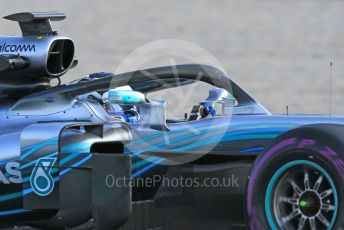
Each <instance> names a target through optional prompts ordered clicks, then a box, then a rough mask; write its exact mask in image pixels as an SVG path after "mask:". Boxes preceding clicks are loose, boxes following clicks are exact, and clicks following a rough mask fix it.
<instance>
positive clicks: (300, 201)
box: [246, 125, 344, 230]
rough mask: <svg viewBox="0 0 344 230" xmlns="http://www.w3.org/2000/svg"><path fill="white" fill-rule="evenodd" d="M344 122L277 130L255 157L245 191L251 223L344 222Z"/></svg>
mask: <svg viewBox="0 0 344 230" xmlns="http://www.w3.org/2000/svg"><path fill="white" fill-rule="evenodd" d="M343 182H344V126H341V125H313V126H305V127H302V128H298V129H295V130H292V131H290V132H288V133H286V134H284V135H282V136H280V137H279V138H278V139H277V140H276V141H274V143H273V144H272V145H271V147H270V148H269V149H268V150H267V151H266V152H265V153H264V154H262V155H261V156H259V158H258V159H257V160H256V162H255V164H254V166H253V169H252V172H251V176H250V180H249V183H248V188H247V193H246V211H247V217H248V221H249V226H250V228H251V229H257V230H258V229H259V230H261V229H311V230H315V229H317V230H318V229H340V228H341V227H343V226H344V210H343V205H344V201H343V198H344V186H343Z"/></svg>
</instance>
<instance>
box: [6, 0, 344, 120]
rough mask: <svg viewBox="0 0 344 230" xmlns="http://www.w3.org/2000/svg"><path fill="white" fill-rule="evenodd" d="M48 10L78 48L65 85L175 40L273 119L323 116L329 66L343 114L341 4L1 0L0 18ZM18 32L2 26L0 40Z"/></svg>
mask: <svg viewBox="0 0 344 230" xmlns="http://www.w3.org/2000/svg"><path fill="white" fill-rule="evenodd" d="M49 10H58V11H63V12H65V13H66V14H67V16H68V18H67V20H66V21H63V22H61V23H55V24H54V27H55V28H56V29H57V30H59V31H60V32H61V34H64V35H68V36H69V37H71V38H73V39H74V41H75V43H76V46H77V56H78V58H79V66H78V67H77V68H76V69H74V70H72V71H70V72H69V74H67V75H66V76H64V77H63V81H64V82H67V81H70V80H72V79H76V78H80V77H82V76H84V75H86V74H87V73H90V72H96V71H103V70H106V71H114V70H115V69H116V67H117V66H118V65H119V64H120V63H121V61H122V60H123V59H124V58H125V57H126V56H127V55H128V54H129V53H130V52H132V51H133V50H135V49H136V48H137V47H140V46H142V45H144V44H146V43H147V42H151V41H154V40H158V39H166V38H175V39H183V40H186V41H190V42H193V43H195V44H198V45H200V46H201V47H203V48H205V49H206V50H208V51H209V52H210V53H212V54H213V55H214V56H215V57H216V58H217V59H218V60H219V61H220V62H221V64H222V65H223V66H224V67H225V69H226V71H227V73H229V74H230V75H231V77H232V78H233V79H234V80H235V81H236V82H237V83H239V84H240V85H241V86H242V87H243V88H244V89H246V90H247V91H248V92H249V93H250V94H252V95H253V96H254V97H255V98H256V99H257V100H258V101H260V102H261V103H262V104H264V105H265V106H266V107H267V108H268V109H269V110H270V111H272V112H275V113H284V112H285V106H286V105H289V107H290V111H291V112H293V113H328V102H329V73H330V64H329V63H330V61H333V63H334V67H333V73H334V87H333V88H334V94H333V104H334V109H333V111H334V112H335V113H337V114H344V97H343V95H344V39H343V38H344V1H340V0H314V1H311V0H280V1H279V0H271V1H268V0H247V1H236V0H227V1H225V0H215V1H214V0H197V1H183V0H174V1H159V0H156V1H141V0H131V1H128V0H123V1H111V0H102V1H84V0H68V1H67V0H58V1H40V0H26V1H22V0H11V1H4V0H3V1H2V6H1V9H0V15H3V16H5V15H7V14H11V13H14V12H20V11H49ZM18 33H19V27H18V26H17V25H16V24H15V23H13V22H10V21H5V20H3V21H1V26H0V34H18Z"/></svg>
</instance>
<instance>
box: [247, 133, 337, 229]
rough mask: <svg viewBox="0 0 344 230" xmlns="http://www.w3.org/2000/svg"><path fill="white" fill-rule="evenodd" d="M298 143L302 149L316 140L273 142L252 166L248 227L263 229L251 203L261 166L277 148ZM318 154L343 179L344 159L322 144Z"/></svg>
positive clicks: (290, 139)
mask: <svg viewBox="0 0 344 230" xmlns="http://www.w3.org/2000/svg"><path fill="white" fill-rule="evenodd" d="M295 144H298V146H297V147H298V149H302V148H305V147H310V146H312V145H313V146H314V145H317V141H316V140H312V139H300V138H298V137H291V138H288V139H285V140H282V141H280V142H279V143H277V144H275V145H274V146H273V147H272V148H271V149H270V150H268V151H267V152H266V153H264V155H263V156H262V158H261V159H260V160H259V161H258V163H257V164H256V165H255V166H254V168H253V171H252V173H251V176H250V180H249V184H248V187H247V193H246V194H247V197H246V200H247V207H246V208H247V214H248V216H249V217H250V223H249V224H250V228H251V229H259V230H261V229H264V227H262V225H261V223H260V221H259V220H258V219H257V218H256V217H255V216H256V215H255V214H256V208H255V206H254V204H253V195H254V187H255V184H256V181H257V179H258V174H259V172H260V171H261V169H262V167H263V166H264V165H265V162H266V161H267V160H268V159H269V158H270V157H271V156H272V155H273V154H275V153H276V152H278V151H279V150H281V149H283V148H285V147H288V146H290V145H295ZM318 154H319V155H322V156H323V157H324V158H326V159H327V160H328V161H329V162H330V163H331V164H332V165H333V166H334V168H335V169H336V170H337V172H340V175H341V177H342V178H343V179H344V161H343V159H342V158H341V156H340V155H339V154H338V153H337V152H336V151H334V150H333V149H332V148H330V147H328V146H326V145H322V148H321V150H319V151H318Z"/></svg>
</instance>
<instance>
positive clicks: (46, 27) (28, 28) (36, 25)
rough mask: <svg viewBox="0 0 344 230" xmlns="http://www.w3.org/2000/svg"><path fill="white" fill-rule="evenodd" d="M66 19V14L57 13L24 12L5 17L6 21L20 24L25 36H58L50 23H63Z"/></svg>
mask: <svg viewBox="0 0 344 230" xmlns="http://www.w3.org/2000/svg"><path fill="white" fill-rule="evenodd" d="M65 18H66V15H65V14H64V13H60V12H55V11H53V12H24V13H17V14H11V15H8V16H6V17H4V19H8V20H12V21H16V22H18V23H19V26H20V29H21V31H22V33H23V35H56V34H57V32H56V31H53V29H52V27H51V24H50V21H61V20H63V19H65Z"/></svg>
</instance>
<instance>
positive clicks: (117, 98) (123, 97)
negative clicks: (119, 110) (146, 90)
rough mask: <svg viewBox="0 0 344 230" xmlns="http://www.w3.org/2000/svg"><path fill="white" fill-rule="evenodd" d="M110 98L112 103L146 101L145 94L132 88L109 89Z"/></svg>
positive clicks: (134, 103) (127, 103) (129, 103)
mask: <svg viewBox="0 0 344 230" xmlns="http://www.w3.org/2000/svg"><path fill="white" fill-rule="evenodd" d="M108 100H109V103H110V104H117V105H137V104H142V103H145V102H146V98H145V95H144V94H143V93H141V92H138V91H132V90H115V89H112V90H109V92H108Z"/></svg>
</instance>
